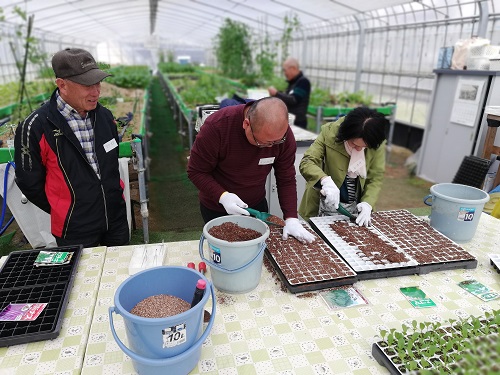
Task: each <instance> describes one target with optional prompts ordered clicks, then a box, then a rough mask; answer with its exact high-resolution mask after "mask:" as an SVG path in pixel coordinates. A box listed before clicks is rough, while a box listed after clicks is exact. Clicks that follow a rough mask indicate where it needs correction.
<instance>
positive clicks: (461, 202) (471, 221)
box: [424, 183, 490, 242]
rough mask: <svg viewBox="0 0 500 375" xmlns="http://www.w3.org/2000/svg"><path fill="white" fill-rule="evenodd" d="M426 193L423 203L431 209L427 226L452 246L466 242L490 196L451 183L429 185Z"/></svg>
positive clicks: (474, 231)
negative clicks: (429, 191)
mask: <svg viewBox="0 0 500 375" xmlns="http://www.w3.org/2000/svg"><path fill="white" fill-rule="evenodd" d="M430 190H431V194H429V195H427V196H426V197H425V198H424V203H425V204H426V205H428V206H432V209H431V215H430V219H431V226H432V227H433V228H435V229H437V230H438V231H440V232H441V233H443V234H444V235H445V236H446V237H448V238H449V239H451V240H453V241H455V242H467V241H470V240H471V239H472V237H474V234H475V233H476V229H477V224H478V223H479V219H480V217H481V213H482V212H483V208H484V204H485V203H486V202H488V200H489V199H490V196H489V195H488V194H487V193H486V192H485V191H483V190H480V189H477V188H475V187H472V186H467V185H461V184H453V183H442V184H437V185H433V186H431V189H430ZM429 198H432V202H431V203H429V202H428V200H429Z"/></svg>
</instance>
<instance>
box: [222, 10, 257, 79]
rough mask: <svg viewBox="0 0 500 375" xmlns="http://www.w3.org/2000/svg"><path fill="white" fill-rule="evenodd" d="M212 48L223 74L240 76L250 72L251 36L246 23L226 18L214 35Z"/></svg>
mask: <svg viewBox="0 0 500 375" xmlns="http://www.w3.org/2000/svg"><path fill="white" fill-rule="evenodd" d="M214 50H215V55H216V57H217V61H218V65H219V67H220V69H221V71H222V73H223V75H225V76H227V77H229V78H241V77H244V76H247V75H249V74H251V73H252V50H251V36H250V32H249V31H248V27H247V25H246V24H244V23H242V22H238V21H233V20H231V19H229V18H226V19H225V20H224V23H223V25H222V26H221V27H220V29H219V32H218V34H217V36H216V37H215V41H214Z"/></svg>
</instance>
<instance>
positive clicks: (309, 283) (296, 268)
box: [266, 226, 357, 293]
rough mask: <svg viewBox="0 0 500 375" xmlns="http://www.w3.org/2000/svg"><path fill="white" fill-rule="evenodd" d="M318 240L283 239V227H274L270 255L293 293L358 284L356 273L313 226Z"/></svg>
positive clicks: (277, 270)
mask: <svg viewBox="0 0 500 375" xmlns="http://www.w3.org/2000/svg"><path fill="white" fill-rule="evenodd" d="M306 228H307V230H308V231H309V232H310V233H312V234H314V236H315V237H316V240H315V241H314V242H313V243H311V244H303V243H301V242H300V241H298V240H296V239H295V238H293V237H288V240H283V239H282V233H283V231H282V229H281V228H278V227H275V226H271V227H270V230H271V233H270V235H269V238H268V239H267V241H266V244H267V248H266V255H267V258H268V259H269V261H270V263H271V264H272V265H273V267H274V268H275V269H276V272H277V274H278V276H279V278H280V279H281V281H282V282H283V284H284V285H285V286H286V287H287V289H288V290H289V291H290V292H291V293H300V292H307V291H313V290H319V289H325V288H331V287H335V286H341V285H350V284H354V283H355V282H356V281H357V279H356V272H354V271H353V270H352V269H351V268H350V267H349V266H348V265H347V263H345V262H344V261H343V260H342V259H341V258H340V257H339V256H338V255H337V253H335V251H333V250H332V249H331V248H330V246H328V244H326V243H325V242H324V241H323V240H322V239H321V238H319V237H318V235H317V234H316V233H314V232H313V231H312V230H311V229H309V228H308V227H306Z"/></svg>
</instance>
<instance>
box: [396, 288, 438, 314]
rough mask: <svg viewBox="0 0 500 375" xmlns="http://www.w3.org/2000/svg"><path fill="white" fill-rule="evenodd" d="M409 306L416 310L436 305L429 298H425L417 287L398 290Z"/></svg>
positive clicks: (423, 293)
mask: <svg viewBox="0 0 500 375" xmlns="http://www.w3.org/2000/svg"><path fill="white" fill-rule="evenodd" d="M399 290H400V291H401V293H403V294H404V296H405V297H406V299H407V300H408V301H409V302H410V303H411V305H412V306H413V307H415V308H417V309H420V308H424V307H434V306H436V304H435V303H434V301H433V300H431V299H430V298H427V295H426V294H425V292H424V291H423V290H422V289H420V288H419V287H418V286H408V287H403V288H399Z"/></svg>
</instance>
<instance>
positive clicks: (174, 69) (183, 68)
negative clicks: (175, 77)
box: [158, 61, 195, 73]
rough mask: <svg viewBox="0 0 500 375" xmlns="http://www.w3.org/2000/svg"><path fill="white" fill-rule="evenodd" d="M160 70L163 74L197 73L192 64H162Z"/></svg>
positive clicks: (170, 62)
mask: <svg viewBox="0 0 500 375" xmlns="http://www.w3.org/2000/svg"><path fill="white" fill-rule="evenodd" d="M158 70H159V71H160V72H162V73H191V72H194V71H195V70H194V67H193V66H192V65H191V64H179V63H176V62H173V61H169V62H160V63H159V64H158Z"/></svg>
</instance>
